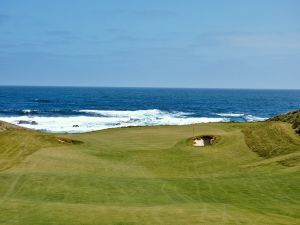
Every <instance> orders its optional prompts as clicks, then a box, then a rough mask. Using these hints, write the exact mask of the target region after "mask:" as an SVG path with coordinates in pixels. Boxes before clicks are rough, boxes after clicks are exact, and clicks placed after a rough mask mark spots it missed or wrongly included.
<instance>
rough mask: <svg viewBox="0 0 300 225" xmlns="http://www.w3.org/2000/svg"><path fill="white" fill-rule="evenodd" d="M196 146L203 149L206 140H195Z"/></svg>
mask: <svg viewBox="0 0 300 225" xmlns="http://www.w3.org/2000/svg"><path fill="white" fill-rule="evenodd" d="M194 146H198V147H203V146H205V145H204V140H203V139H200V140H199V139H196V140H194Z"/></svg>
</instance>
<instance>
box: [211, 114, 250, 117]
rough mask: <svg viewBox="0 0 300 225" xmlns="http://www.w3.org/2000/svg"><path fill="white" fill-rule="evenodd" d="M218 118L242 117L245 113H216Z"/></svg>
mask: <svg viewBox="0 0 300 225" xmlns="http://www.w3.org/2000/svg"><path fill="white" fill-rule="evenodd" d="M216 115H218V116H225V117H242V116H244V115H245V114H244V113H216Z"/></svg>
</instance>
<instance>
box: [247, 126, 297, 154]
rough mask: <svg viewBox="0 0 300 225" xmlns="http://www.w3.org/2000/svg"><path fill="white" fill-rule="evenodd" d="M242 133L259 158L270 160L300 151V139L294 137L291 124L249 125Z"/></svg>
mask: <svg viewBox="0 0 300 225" xmlns="http://www.w3.org/2000/svg"><path fill="white" fill-rule="evenodd" d="M242 131H243V133H244V134H245V140H246V143H247V145H248V146H249V148H250V149H251V150H253V151H254V152H256V153H257V154H258V155H259V156H262V157H265V158H270V157H274V156H279V155H283V154H289V153H293V152H297V151H300V145H299V143H300V137H298V136H296V135H293V133H292V129H291V126H290V125H289V124H285V123H280V122H277V123H274V122H263V123H249V124H245V125H244V126H243V128H242Z"/></svg>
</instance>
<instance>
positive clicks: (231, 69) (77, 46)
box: [0, 0, 300, 89]
mask: <svg viewBox="0 0 300 225" xmlns="http://www.w3.org/2000/svg"><path fill="white" fill-rule="evenodd" d="M0 84H2V85H60V86H130V87H137V86H142V87H199V88H201V87H203V88H296V89H298V88H300V1H298V0H263V1H262V0H251V1H244V0H194V1H193V0H186V1H179V0H178V1H177V0H151V1H150V0H149V1H146V0H145V1H140V0H106V1H104V0H81V1H80V0H56V1H53V0H52V1H50V0H48V1H46V0H26V1H21V0H19V1H17V0H9V1H7V0H0Z"/></svg>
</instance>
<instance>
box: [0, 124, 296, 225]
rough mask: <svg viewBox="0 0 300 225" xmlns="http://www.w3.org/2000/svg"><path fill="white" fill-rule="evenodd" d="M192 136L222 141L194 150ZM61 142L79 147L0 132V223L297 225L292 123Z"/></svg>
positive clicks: (120, 133) (144, 130) (111, 132)
mask: <svg viewBox="0 0 300 225" xmlns="http://www.w3.org/2000/svg"><path fill="white" fill-rule="evenodd" d="M196 135H216V136H218V142H217V143H216V144H214V145H212V146H208V147H204V148H201V147H193V146H191V145H190V142H189V141H188V139H189V138H191V137H193V136H196ZM24 136H26V137H27V139H25V141H24V139H23V137H24ZM57 136H60V137H64V138H69V139H74V140H79V141H82V142H83V143H82V144H76V145H75V144H72V143H62V142H60V141H58V139H57V138H56V137H55V136H54V135H47V134H41V133H38V132H34V131H28V130H15V129H10V130H5V131H0V156H1V159H2V157H3V158H4V156H5V160H6V164H7V165H8V164H9V166H6V167H5V168H3V169H2V171H1V172H0V224H3V225H4V224H5V225H48V224H53V225H54V224H55V225H68V224H72V225H92V224H95V225H102V224H105V225H106V224H108V225H110V224H112V225H139V224H162V225H171V224H172V225H177V224H178V225H183V224H208V225H209V224H216V225H217V224H218V225H219V224H230V225H231V224H272V225H273V224H300V171H299V170H300V160H298V159H299V158H300V137H299V136H297V135H296V134H295V133H294V132H293V130H292V128H291V127H290V125H288V124H285V123H279V122H278V123H277V122H265V123H210V124H199V125H190V126H158V127H129V128H119V129H108V130H103V131H98V132H92V133H86V134H73V135H64V136H62V135H57ZM28 140H29V141H30V142H27V141H28ZM35 140H36V142H35ZM18 143H23V144H18ZM24 143H28V144H26V145H25V144H24ZM16 146H17V147H16ZM33 146H34V147H33ZM3 149H4V150H3ZM28 149H30V151H29V150H28ZM3 152H4V153H3ZM8 152H10V154H7V153H8ZM24 152H26V154H24ZM20 155H21V157H20ZM8 162H10V163H8Z"/></svg>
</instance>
